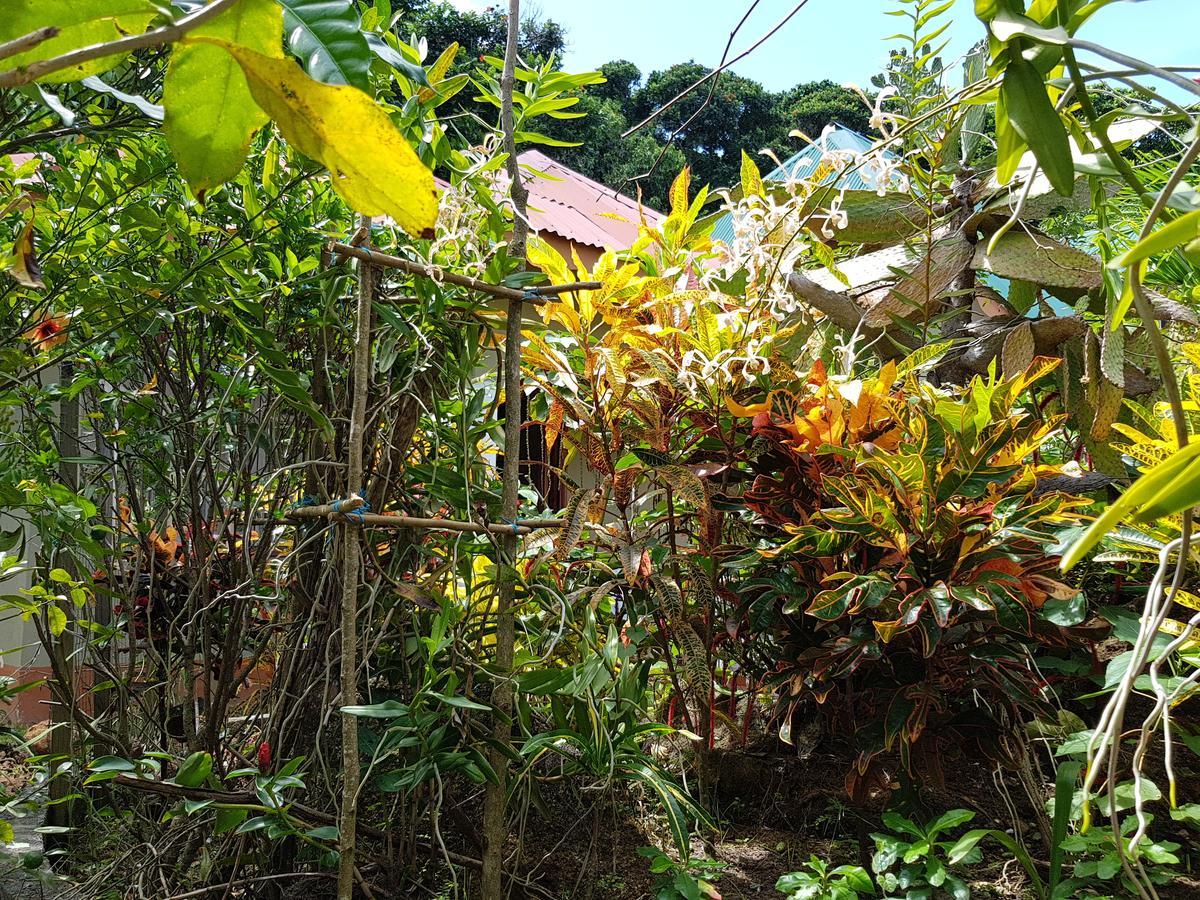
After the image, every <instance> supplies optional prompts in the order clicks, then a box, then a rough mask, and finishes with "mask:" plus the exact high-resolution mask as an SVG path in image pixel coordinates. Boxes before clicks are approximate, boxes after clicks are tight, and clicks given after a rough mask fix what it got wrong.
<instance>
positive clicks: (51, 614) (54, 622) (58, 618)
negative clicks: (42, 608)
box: [46, 604, 67, 637]
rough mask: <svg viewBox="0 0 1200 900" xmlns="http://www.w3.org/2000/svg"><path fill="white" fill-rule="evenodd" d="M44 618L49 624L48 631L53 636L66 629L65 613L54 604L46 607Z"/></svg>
mask: <svg viewBox="0 0 1200 900" xmlns="http://www.w3.org/2000/svg"><path fill="white" fill-rule="evenodd" d="M46 620H47V621H48V622H49V624H50V633H51V634H52V635H54V636H55V637H58V636H59V635H60V634H62V633H63V632H64V631H66V630H67V614H66V613H65V612H63V611H62V610H61V609H59V608H58V607H57V606H55V605H54V604H50V605H49V606H47V607H46Z"/></svg>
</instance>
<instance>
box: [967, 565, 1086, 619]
mask: <svg viewBox="0 0 1200 900" xmlns="http://www.w3.org/2000/svg"><path fill="white" fill-rule="evenodd" d="M976 571H980V572H1001V573H1003V574H1005V575H1011V576H1012V577H1013V578H1015V579H1016V580H1017V582H1018V584H1019V585H1020V592H1021V594H1022V596H1023V597H1024V599H1026V600H1028V601H1029V604H1030V605H1031V606H1032V607H1033V608H1034V609H1041V608H1042V604H1043V603H1045V602H1046V599H1047V598H1048V597H1050V596H1052V592H1053V589H1052V588H1050V585H1049V584H1048V583H1047V582H1050V581H1051V579H1049V578H1046V577H1045V576H1042V575H1029V574H1027V573H1026V572H1025V569H1024V567H1023V566H1022V565H1021V564H1020V563H1019V562H1014V561H1013V560H1011V559H989V560H988V561H987V562H985V563H984V564H983V565H981V566H980V567H979V568H978V569H977V570H976ZM1055 583H1056V584H1057V582H1055ZM1063 587H1066V586H1065V585H1063ZM1070 596H1074V591H1072V593H1071V595H1070Z"/></svg>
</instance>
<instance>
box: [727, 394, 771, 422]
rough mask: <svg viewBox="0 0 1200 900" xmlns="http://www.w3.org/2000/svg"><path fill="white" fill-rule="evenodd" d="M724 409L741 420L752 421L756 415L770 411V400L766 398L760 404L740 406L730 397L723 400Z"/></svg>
mask: <svg viewBox="0 0 1200 900" xmlns="http://www.w3.org/2000/svg"><path fill="white" fill-rule="evenodd" d="M725 408H726V409H728V410H729V411H730V412H731V413H733V414H734V415H735V416H738V417H739V418H742V419H752V418H754V417H755V416H757V415H760V414H762V413H765V412H770V411H771V398H770V397H767V399H766V400H764V401H762V402H761V403H751V404H750V405H749V406H742V404H740V403H738V402H737V401H736V400H734V399H733V398H732V397H726V398H725Z"/></svg>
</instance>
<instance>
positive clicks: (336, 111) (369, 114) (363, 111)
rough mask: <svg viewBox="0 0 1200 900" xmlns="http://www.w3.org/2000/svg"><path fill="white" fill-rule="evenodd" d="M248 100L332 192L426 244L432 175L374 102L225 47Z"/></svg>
mask: <svg viewBox="0 0 1200 900" xmlns="http://www.w3.org/2000/svg"><path fill="white" fill-rule="evenodd" d="M197 40H200V41H204V42H206V43H211V44H216V45H217V46H220V47H224V48H225V50H227V51H228V52H229V53H230V54H231V55H232V56H233V58H234V59H236V60H237V61H238V64H239V65H240V66H241V67H242V71H243V72H245V73H246V81H247V82H248V83H249V85H250V93H251V94H252V95H253V96H254V100H255V102H256V103H258V105H259V106H260V107H262V109H263V110H264V111H265V112H266V113H267V114H268V115H269V116H270V117H271V118H272V119H274V120H275V124H276V125H278V126H279V130H280V131H281V132H283V136H284V137H285V138H286V139H287V141H288V142H289V143H290V144H292V146H294V147H295V148H296V149H297V150H299V151H300V152H301V153H303V154H304V155H305V156H309V157H311V158H312V159H315V160H317V161H318V162H321V163H323V164H324V165H325V167H326V168H328V169H329V173H330V175H331V176H332V180H333V189H334V190H335V191H337V192H338V193H339V194H340V195H341V196H342V199H344V200H345V201H346V202H347V203H348V204H350V206H351V207H352V208H353V209H354V210H356V211H357V212H360V213H363V214H364V215H368V216H378V215H387V216H391V218H392V219H394V220H395V221H396V223H397V224H398V225H399V226H400V227H401V228H403V229H404V230H405V231H407V232H408V233H409V234H410V235H413V236H414V237H431V236H432V234H433V226H434V223H435V222H436V220H437V192H436V190H435V189H434V186H433V173H432V172H430V171H429V169H427V168H426V167H425V164H424V163H422V162H421V160H420V158H419V157H418V156H417V154H416V152H415V151H414V150H413V148H412V147H411V146H410V145H409V143H408V141H406V140H405V139H404V136H403V135H401V134H400V132H399V131H397V130H396V126H395V125H393V124H392V120H391V119H389V118H388V115H387V113H385V112H384V111H383V110H382V109H381V108H380V107H379V106H377V105H376V104H375V101H374V100H372V99H371V98H370V97H368V96H367V95H366V94H364V93H363V92H362V91H360V90H359V89H358V88H354V87H349V86H347V85H331V84H322V83H321V82H319V81H314V80H313V79H311V78H309V77H308V76H307V75H305V74H304V71H303V70H302V69H301V68H300V66H299V65H297V64H296V62H294V61H293V60H290V59H272V58H271V57H268V56H263V55H262V54H261V53H255V52H254V51H253V50H247V49H246V48H245V47H239V46H237V45H235V44H231V43H229V42H228V41H221V40H216V39H213V38H198V39H197Z"/></svg>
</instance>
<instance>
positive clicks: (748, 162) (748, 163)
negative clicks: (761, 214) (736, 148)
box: [742, 150, 763, 197]
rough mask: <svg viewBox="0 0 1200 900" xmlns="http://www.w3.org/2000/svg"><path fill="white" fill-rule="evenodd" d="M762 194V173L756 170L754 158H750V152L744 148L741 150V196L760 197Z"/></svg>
mask: <svg viewBox="0 0 1200 900" xmlns="http://www.w3.org/2000/svg"><path fill="white" fill-rule="evenodd" d="M762 195H763V180H762V175H760V174H759V172H758V166H756V165H755V164H754V160H753V159H751V158H750V154H749V153H747V152H746V151H745V150H743V151H742V196H743V197H761V196H762Z"/></svg>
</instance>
